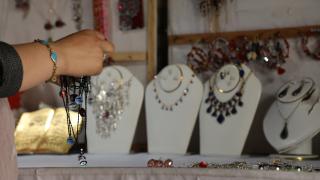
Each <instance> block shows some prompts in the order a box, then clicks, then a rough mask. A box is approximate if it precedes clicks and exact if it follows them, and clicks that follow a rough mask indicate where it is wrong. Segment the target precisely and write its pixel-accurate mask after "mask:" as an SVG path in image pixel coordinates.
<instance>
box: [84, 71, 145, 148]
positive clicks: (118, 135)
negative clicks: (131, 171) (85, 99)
mask: <svg viewBox="0 0 320 180" xmlns="http://www.w3.org/2000/svg"><path fill="white" fill-rule="evenodd" d="M91 82H92V90H91V91H92V93H93V94H92V95H91V97H89V98H91V100H92V99H93V102H92V104H91V105H89V106H88V119H89V120H88V129H87V139H88V152H89V153H95V154H104V153H117V154H119V153H120V154H128V153H129V152H130V148H131V145H132V141H133V137H134V134H135V130H136V126H137V122H138V117H139V114H140V110H141V105H142V101H143V94H144V91H143V85H142V84H141V82H140V81H139V80H138V79H137V78H136V77H134V76H133V75H132V73H131V72H130V71H129V70H128V69H126V68H125V67H123V66H108V67H106V68H105V69H104V70H103V71H102V73H101V74H100V75H99V76H96V77H92V80H91Z"/></svg>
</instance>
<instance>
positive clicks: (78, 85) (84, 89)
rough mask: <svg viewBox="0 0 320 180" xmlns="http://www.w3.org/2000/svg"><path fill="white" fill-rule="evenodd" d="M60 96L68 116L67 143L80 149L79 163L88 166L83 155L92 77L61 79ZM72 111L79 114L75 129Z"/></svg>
mask: <svg viewBox="0 0 320 180" xmlns="http://www.w3.org/2000/svg"><path fill="white" fill-rule="evenodd" d="M60 85H61V87H60V96H61V98H62V100H63V104H64V107H65V110H66V114H67V126H68V137H67V143H68V144H70V145H78V146H79V147H80V155H79V163H80V165H81V166H85V165H86V164H87V161H86V157H85V156H84V155H83V154H84V151H85V149H86V148H85V147H86V142H87V141H86V128H87V97H88V93H89V91H90V89H91V84H90V77H89V76H83V77H81V78H75V77H70V76H61V77H60ZM70 110H71V111H75V112H77V113H78V121H77V125H76V128H74V127H73V124H72V122H71V118H70ZM81 129H83V131H84V135H85V140H84V144H80V142H79V134H80V132H81Z"/></svg>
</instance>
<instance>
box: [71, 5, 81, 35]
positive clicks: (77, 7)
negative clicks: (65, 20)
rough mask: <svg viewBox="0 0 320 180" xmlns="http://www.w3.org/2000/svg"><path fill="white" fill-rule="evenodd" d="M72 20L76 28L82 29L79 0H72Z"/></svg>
mask: <svg viewBox="0 0 320 180" xmlns="http://www.w3.org/2000/svg"><path fill="white" fill-rule="evenodd" d="M72 10H73V17H72V19H73V21H74V22H75V24H76V29H77V30H78V31H80V30H81V29H82V12H83V9H82V4H81V0H72Z"/></svg>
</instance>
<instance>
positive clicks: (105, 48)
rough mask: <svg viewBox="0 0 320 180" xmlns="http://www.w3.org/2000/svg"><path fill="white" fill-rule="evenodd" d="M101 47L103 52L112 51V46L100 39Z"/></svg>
mask: <svg viewBox="0 0 320 180" xmlns="http://www.w3.org/2000/svg"><path fill="white" fill-rule="evenodd" d="M101 48H102V50H103V52H107V53H112V52H113V51H114V46H113V44H112V43H110V42H108V41H101Z"/></svg>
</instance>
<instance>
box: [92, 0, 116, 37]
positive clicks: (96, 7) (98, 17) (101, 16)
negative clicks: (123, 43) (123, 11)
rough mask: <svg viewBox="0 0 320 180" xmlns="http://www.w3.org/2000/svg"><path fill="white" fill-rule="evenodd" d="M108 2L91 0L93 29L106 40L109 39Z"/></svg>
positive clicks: (108, 0)
mask: <svg viewBox="0 0 320 180" xmlns="http://www.w3.org/2000/svg"><path fill="white" fill-rule="evenodd" d="M109 7H110V0H93V15H94V27H95V29H96V30H97V31H99V32H101V33H102V34H103V35H104V37H105V38H106V39H109V37H110V36H111V34H110V27H111V24H112V23H111V17H110V14H111V13H110V9H109Z"/></svg>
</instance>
